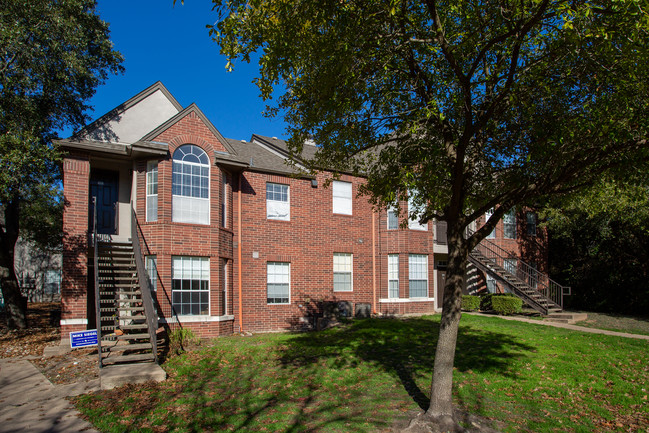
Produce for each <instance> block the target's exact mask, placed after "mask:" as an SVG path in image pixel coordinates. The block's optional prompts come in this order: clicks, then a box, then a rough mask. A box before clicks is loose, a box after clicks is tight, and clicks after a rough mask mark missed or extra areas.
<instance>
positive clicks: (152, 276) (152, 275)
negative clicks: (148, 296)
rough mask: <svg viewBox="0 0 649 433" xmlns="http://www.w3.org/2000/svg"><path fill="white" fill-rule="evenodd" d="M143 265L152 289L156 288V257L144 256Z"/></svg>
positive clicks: (155, 289)
mask: <svg viewBox="0 0 649 433" xmlns="http://www.w3.org/2000/svg"><path fill="white" fill-rule="evenodd" d="M144 267H145V268H146V273H147V275H148V277H149V283H151V289H152V290H153V291H157V290H158V258H157V257H156V256H146V257H145V258H144Z"/></svg>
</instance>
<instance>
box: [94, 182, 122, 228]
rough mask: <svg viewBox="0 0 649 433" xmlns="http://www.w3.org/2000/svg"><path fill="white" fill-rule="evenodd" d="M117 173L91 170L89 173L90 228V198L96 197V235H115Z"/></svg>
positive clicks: (117, 190)
mask: <svg viewBox="0 0 649 433" xmlns="http://www.w3.org/2000/svg"><path fill="white" fill-rule="evenodd" d="M118 193H119V173H118V172H116V171H108V170H93V171H92V172H91V173H90V221H91V223H90V227H92V212H93V208H92V198H93V197H97V233H100V234H107V235H114V234H116V233H117V197H118Z"/></svg>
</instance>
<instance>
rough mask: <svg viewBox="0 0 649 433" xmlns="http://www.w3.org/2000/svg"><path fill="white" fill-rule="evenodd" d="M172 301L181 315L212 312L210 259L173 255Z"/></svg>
mask: <svg viewBox="0 0 649 433" xmlns="http://www.w3.org/2000/svg"><path fill="white" fill-rule="evenodd" d="M171 303H172V306H173V308H174V310H175V311H176V313H177V314H179V315H183V316H184V315H194V316H196V315H209V314H210V260H209V259H208V258H207V257H187V256H172V257H171Z"/></svg>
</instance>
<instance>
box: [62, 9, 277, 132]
mask: <svg viewBox="0 0 649 433" xmlns="http://www.w3.org/2000/svg"><path fill="white" fill-rule="evenodd" d="M97 11H98V12H99V15H100V16H101V18H102V19H103V20H104V21H107V22H108V23H109V24H110V30H111V40H112V41H113V43H114V45H115V48H116V49H117V50H118V51H120V52H121V53H122V55H123V56H124V63H123V66H124V67H125V69H126V70H125V72H124V74H122V75H117V76H112V77H110V78H109V79H108V80H107V81H106V83H105V84H104V85H102V86H100V87H99V88H98V89H97V93H96V94H95V96H94V97H93V98H92V99H91V100H90V105H91V106H92V107H93V108H94V111H93V112H91V113H89V114H90V117H91V118H92V119H93V120H94V119H96V118H98V117H100V116H101V115H103V114H104V113H106V112H108V111H110V110H111V109H113V108H115V107H116V106H117V105H119V104H120V103H122V102H124V101H125V100H127V99H128V98H130V97H132V96H133V95H135V94H137V93H138V92H140V91H141V90H144V89H145V88H147V87H148V86H150V85H151V84H153V83H155V82H156V81H161V82H162V83H163V84H164V85H165V86H166V87H167V89H169V91H170V92H171V93H172V94H173V95H174V96H175V97H176V99H177V100H178V102H180V104H181V105H182V106H183V107H186V106H188V105H189V104H191V103H192V102H195V103H196V104H197V105H198V107H199V108H200V109H201V110H202V111H203V112H204V113H205V115H206V116H207V118H208V119H210V120H211V121H212V123H213V124H214V126H215V127H216V128H217V129H218V130H219V131H220V132H221V134H223V135H224V136H225V137H228V138H234V139H239V140H241V139H243V140H248V139H249V138H250V136H251V135H252V134H253V133H258V134H262V135H267V136H277V137H283V138H286V133H285V124H284V122H283V120H282V119H281V118H274V119H268V118H266V117H264V116H263V115H262V111H264V108H265V106H266V104H265V102H264V101H263V100H262V99H261V97H260V96H259V89H258V88H257V87H256V86H255V85H254V84H253V83H252V79H253V78H254V77H255V75H256V74H257V64H256V63H251V64H246V63H240V62H237V63H235V69H234V71H233V72H226V70H225V64H226V59H225V57H223V56H221V55H220V54H219V47H218V45H217V44H216V43H215V42H213V41H212V40H211V39H210V37H209V35H208V30H207V29H206V28H205V26H206V25H207V24H211V23H213V22H214V21H215V20H216V19H217V13H216V12H213V11H212V3H211V2H210V1H209V0H186V1H185V4H184V5H183V4H181V3H180V0H178V1H177V3H176V5H175V6H174V5H173V0H131V1H128V2H127V1H124V0H99V1H98V7H97ZM70 134H71V131H70V130H65V131H60V133H59V135H60V136H61V137H67V136H69V135H70Z"/></svg>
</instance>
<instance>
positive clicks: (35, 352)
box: [0, 302, 99, 385]
mask: <svg viewBox="0 0 649 433" xmlns="http://www.w3.org/2000/svg"><path fill="white" fill-rule="evenodd" d="M60 315H61V304H60V303H58V302H40V303H31V304H28V306H27V324H28V328H27V329H19V330H10V329H7V321H6V317H5V315H4V313H2V314H0V358H24V357H30V358H32V359H31V362H32V364H34V365H35V366H36V368H38V369H39V370H40V371H41V372H42V373H43V374H44V375H45V377H47V378H48V379H49V381H50V382H52V383H53V384H56V385H60V384H69V383H77V382H85V381H89V380H93V379H97V378H98V377H99V367H98V360H97V349H77V350H73V351H71V352H69V353H66V354H63V355H60V356H53V357H49V358H45V357H43V349H45V347H46V346H56V345H58V344H59V343H60V341H61V332H60V329H59V317H60Z"/></svg>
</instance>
